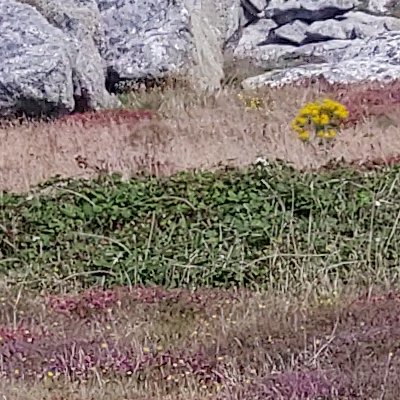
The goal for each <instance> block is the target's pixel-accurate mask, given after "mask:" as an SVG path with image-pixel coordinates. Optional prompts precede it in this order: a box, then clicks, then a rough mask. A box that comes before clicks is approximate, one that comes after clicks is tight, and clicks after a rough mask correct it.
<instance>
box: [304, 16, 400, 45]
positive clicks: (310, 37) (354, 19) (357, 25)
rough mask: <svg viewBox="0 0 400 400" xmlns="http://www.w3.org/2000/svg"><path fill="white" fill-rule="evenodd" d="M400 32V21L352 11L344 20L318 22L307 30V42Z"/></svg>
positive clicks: (361, 37) (363, 37) (366, 37)
mask: <svg viewBox="0 0 400 400" xmlns="http://www.w3.org/2000/svg"><path fill="white" fill-rule="evenodd" d="M397 30H400V19H399V18H394V17H385V16H374V15H369V14H366V13H363V12H360V11H353V12H352V11H350V12H348V13H346V14H345V15H344V16H343V18H341V19H339V20H337V19H332V20H329V21H316V22H314V23H312V24H311V25H310V26H309V27H308V28H307V30H306V33H305V36H306V38H307V39H306V41H309V42H314V41H327V40H335V39H341V40H346V39H350V40H351V39H356V38H358V39H368V38H370V37H372V36H375V35H377V34H379V33H382V32H386V31H397Z"/></svg>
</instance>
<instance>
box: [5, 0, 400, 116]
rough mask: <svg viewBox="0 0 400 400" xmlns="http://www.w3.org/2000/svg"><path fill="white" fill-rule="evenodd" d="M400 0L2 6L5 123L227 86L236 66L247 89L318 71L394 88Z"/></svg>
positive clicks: (16, 1) (88, 1)
mask: <svg viewBox="0 0 400 400" xmlns="http://www.w3.org/2000/svg"><path fill="white" fill-rule="evenodd" d="M399 4H400V3H399V2H398V1H394V0H325V1H315V0H218V1H217V0H173V1H171V0H0V50H1V52H2V53H1V54H2V58H1V59H0V116H7V115H13V114H18V113H25V114H32V115H37V114H46V115H48V114H51V115H62V114H66V113H70V112H72V111H82V110H96V109H99V108H104V107H106V108H110V107H116V106H119V104H120V103H119V102H118V101H117V100H116V97H115V96H113V95H111V94H110V93H114V92H116V91H118V88H120V87H121V86H124V85H123V84H125V83H126V82H128V84H130V83H131V82H134V83H136V82H142V81H152V80H157V79H159V78H162V79H166V78H172V79H174V78H178V79H180V78H182V77H184V78H185V79H187V80H189V82H190V83H191V84H192V85H193V86H195V87H198V88H199V89H201V90H203V89H216V88H219V87H220V85H221V81H222V80H223V78H224V71H225V69H224V68H226V64H227V60H228V59H229V62H230V63H231V64H232V63H233V64H235V65H237V66H239V67H240V66H242V65H243V66H246V67H244V69H245V71H244V72H245V73H244V74H241V75H242V76H244V78H247V79H244V81H243V82H242V85H243V86H244V87H254V86H258V85H280V84H284V83H290V82H293V81H294V80H297V79H301V78H308V77H313V76H318V75H323V76H325V78H327V79H328V80H330V81H339V82H353V81H357V80H364V79H368V80H372V79H381V80H382V79H385V80H391V79H394V78H398V77H399V74H400V71H399V65H400V60H399V47H400V5H399ZM224 64H225V65H224ZM247 66H248V67H247ZM253 67H254V68H253ZM246 74H247V75H246ZM256 74H257V76H253V75H256ZM258 74H260V75H258Z"/></svg>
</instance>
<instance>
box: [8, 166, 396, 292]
mask: <svg viewBox="0 0 400 400" xmlns="http://www.w3.org/2000/svg"><path fill="white" fill-rule="evenodd" d="M399 172H400V168H398V167H395V168H392V169H390V170H386V171H383V170H382V171H375V172H356V171H353V170H351V169H346V168H338V169H335V170H332V171H325V172H319V173H300V172H297V171H295V170H293V169H291V168H289V167H287V166H283V165H281V164H279V163H278V164H273V165H272V164H270V165H267V166H253V167H251V168H248V169H247V170H242V171H234V170H232V171H228V172H224V173H210V172H201V173H200V172H198V173H182V174H178V175H176V176H173V177H170V178H162V179H155V178H151V179H146V180H145V179H141V178H138V179H132V180H130V181H122V180H121V179H120V178H119V177H117V176H114V177H107V178H105V177H102V178H99V179H97V180H96V181H70V182H68V183H67V185H63V186H62V187H59V188H58V189H57V190H53V191H49V192H48V193H47V194H41V195H37V196H36V195H33V196H26V195H25V196H23V195H15V194H7V193H6V194H3V196H2V197H1V198H0V209H1V210H2V211H1V213H0V218H1V219H0V273H1V274H4V276H7V277H12V279H14V280H15V281H20V280H24V281H25V282H26V283H27V284H28V283H30V284H32V285H39V284H40V285H42V284H46V285H56V284H59V283H60V282H64V283H65V282H74V284H77V283H78V284H81V285H82V286H88V285H92V284H98V283H100V284H104V285H106V286H108V285H113V284H131V283H132V284H136V283H142V284H161V285H165V286H168V287H177V286H188V287H192V286H213V287H229V286H238V285H240V286H248V287H249V286H254V285H255V286H261V287H267V286H268V285H271V284H272V285H275V284H276V285H277V284H278V283H279V284H280V285H285V284H287V280H288V279H290V278H294V279H296V280H297V281H298V282H299V284H301V282H304V280H305V279H311V280H312V279H319V278H318V277H319V276H320V274H321V273H322V272H323V274H328V275H330V274H334V275H335V276H338V277H341V278H342V279H344V280H346V279H349V277H350V276H353V275H354V276H358V277H359V278H360V279H369V278H368V276H369V275H368V273H369V272H371V271H382V274H384V275H385V274H389V273H390V274H392V276H397V270H398V266H399V254H400V252H399V250H400V230H399V226H398V225H399V224H398V222H399V218H400V189H399V188H400V185H399V177H400V174H399ZM285 282H286V283H285Z"/></svg>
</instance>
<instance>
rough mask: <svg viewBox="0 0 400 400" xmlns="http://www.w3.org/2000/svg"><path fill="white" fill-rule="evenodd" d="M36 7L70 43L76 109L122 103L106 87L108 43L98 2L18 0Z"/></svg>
mask: <svg viewBox="0 0 400 400" xmlns="http://www.w3.org/2000/svg"><path fill="white" fill-rule="evenodd" d="M19 1H20V2H23V3H26V4H30V5H31V6H33V7H35V8H36V9H37V10H38V11H39V12H40V13H41V14H42V15H43V16H44V17H45V18H46V19H47V21H48V22H49V23H50V24H51V25H53V26H55V27H56V28H58V29H60V30H61V31H62V32H63V33H64V35H65V39H66V40H67V41H68V43H69V46H68V50H69V56H70V62H71V66H72V69H73V77H72V78H73V85H74V98H75V102H76V105H75V109H77V110H97V109H100V108H109V107H116V106H118V105H119V104H120V103H119V102H118V101H117V99H116V98H115V97H114V96H111V95H110V94H109V93H108V92H107V90H106V88H105V80H106V75H107V70H106V64H105V62H104V60H103V58H102V56H103V57H105V55H106V54H105V53H106V43H105V36H104V32H103V29H102V26H101V18H100V13H99V10H98V8H97V4H96V2H95V0H19Z"/></svg>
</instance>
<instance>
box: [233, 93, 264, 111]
mask: <svg viewBox="0 0 400 400" xmlns="http://www.w3.org/2000/svg"><path fill="white" fill-rule="evenodd" d="M237 96H238V98H239V100H240V101H241V102H242V103H243V104H244V105H245V107H246V110H259V109H261V108H263V107H264V102H263V100H262V99H261V98H260V97H255V96H253V97H249V96H243V95H242V94H241V93H239V94H238V95H237Z"/></svg>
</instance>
